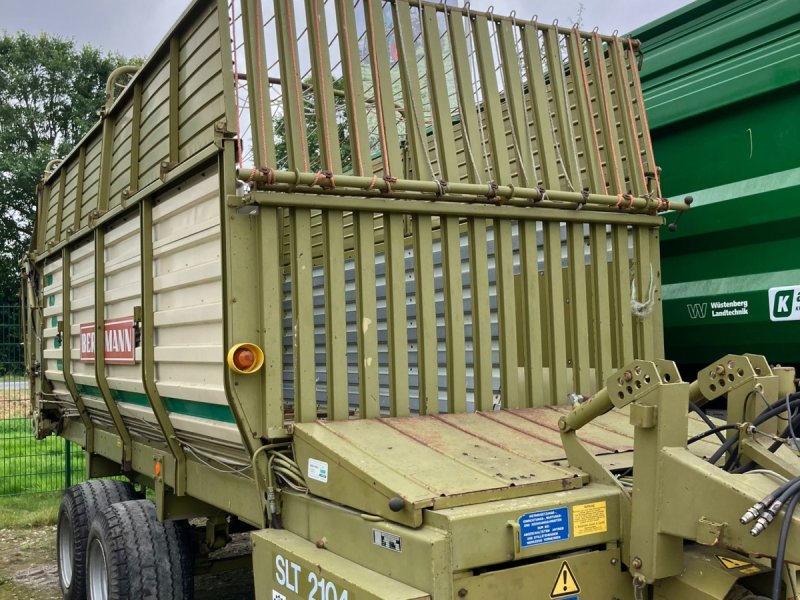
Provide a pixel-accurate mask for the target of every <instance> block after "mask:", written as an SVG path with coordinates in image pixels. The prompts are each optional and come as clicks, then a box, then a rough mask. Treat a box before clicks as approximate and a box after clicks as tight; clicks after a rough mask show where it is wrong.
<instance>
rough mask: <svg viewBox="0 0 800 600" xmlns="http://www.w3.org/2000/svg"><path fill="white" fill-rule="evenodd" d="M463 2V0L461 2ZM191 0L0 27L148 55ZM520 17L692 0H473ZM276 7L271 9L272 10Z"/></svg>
mask: <svg viewBox="0 0 800 600" xmlns="http://www.w3.org/2000/svg"><path fill="white" fill-rule="evenodd" d="M460 3H463V2H460ZM188 4H189V1H188V0H136V1H135V2H134V1H130V0H66V1H65V0H35V1H34V2H23V1H22V0H0V29H2V30H5V31H7V32H8V33H16V32H17V31H27V32H31V33H40V32H43V31H44V32H47V33H51V34H55V35H58V36H61V37H65V38H71V39H74V40H75V42H76V43H77V44H78V45H83V44H92V45H94V46H97V47H100V48H101V49H103V50H107V51H115V52H120V53H121V54H123V55H125V56H147V55H148V54H150V52H151V51H152V50H153V49H155V46H156V44H157V43H158V42H159V41H160V40H161V39H162V37H163V36H164V34H165V33H166V32H167V30H168V29H169V28H170V27H171V25H172V24H173V23H174V22H175V21H176V20H177V18H178V16H179V15H180V14H181V12H182V11H183V10H184V8H186V6H188ZM490 4H494V5H495V11H496V12H498V13H501V14H509V13H510V12H511V11H512V10H516V11H517V14H518V16H519V17H520V18H531V17H532V16H533V14H534V13H538V16H539V20H540V21H543V22H550V21H552V20H553V19H558V20H559V22H560V23H561V24H565V25H569V24H570V19H572V20H573V21H574V20H575V19H576V16H577V14H578V10H579V6H580V4H583V6H584V10H583V28H584V29H592V28H593V27H595V26H596V27H598V28H599V29H600V31H601V32H602V33H611V32H612V31H614V30H615V29H618V30H619V31H620V32H627V31H630V30H631V29H634V28H636V27H638V26H639V25H643V24H645V23H647V22H649V21H652V20H653V19H657V18H658V17H661V16H663V15H665V14H667V13H668V12H670V11H672V10H675V9H676V8H679V7H681V6H683V5H685V4H688V1H687V0H655V1H654V0H584V1H583V2H582V3H581V2H576V1H573V0H473V1H472V6H473V7H474V8H476V9H483V10H485V9H486V8H488V6H489V5H490ZM270 12H271V11H270Z"/></svg>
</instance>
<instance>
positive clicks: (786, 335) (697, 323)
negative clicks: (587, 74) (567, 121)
mask: <svg viewBox="0 0 800 600" xmlns="http://www.w3.org/2000/svg"><path fill="white" fill-rule="evenodd" d="M632 35H633V36H634V37H637V38H639V39H640V40H641V42H642V51H643V54H644V68H643V69H642V74H641V76H642V85H643V88H644V94H645V102H646V106H647V112H648V119H649V124H650V129H651V134H652V138H653V143H654V146H655V153H656V157H657V160H658V164H659V166H660V167H661V168H662V169H663V172H662V178H661V183H662V189H663V193H664V195H665V196H667V197H672V198H675V197H676V196H677V197H682V196H685V195H687V194H688V195H692V196H693V197H694V200H695V201H694V204H693V206H692V210H691V211H690V212H689V213H688V214H687V215H685V216H684V218H682V219H681V222H680V225H679V227H678V229H677V231H675V232H669V231H668V230H667V229H666V228H664V230H663V231H662V235H661V250H662V268H663V282H664V322H665V338H666V355H667V356H669V357H670V358H672V359H675V360H677V361H678V362H681V363H684V364H698V363H703V364H705V363H707V362H708V361H710V360H713V359H714V357H716V356H720V355H722V354H725V353H726V352H743V351H749V352H758V353H763V354H766V355H768V356H769V358H770V360H774V361H781V362H784V363H795V364H797V363H800V344H797V339H798V337H800V262H798V260H797V257H798V250H800V240H799V239H798V231H800V204H799V203H798V199H800V144H799V143H798V140H800V119H798V118H797V117H798V114H800V3H798V2H797V1H796V0H736V1H733V2H730V1H725V0H700V1H698V2H694V3H692V4H690V5H688V6H686V7H684V8H682V9H681V10H679V11H676V12H674V13H671V14H669V15H667V16H665V17H663V18H661V19H659V20H657V21H654V22H653V23H650V24H648V25H646V26H644V27H643V28H641V29H639V30H637V31H635V32H633V33H632ZM668 220H669V221H672V220H674V215H673V216H671V217H668ZM794 286H797V287H794ZM776 288H789V289H776ZM770 290H772V291H770Z"/></svg>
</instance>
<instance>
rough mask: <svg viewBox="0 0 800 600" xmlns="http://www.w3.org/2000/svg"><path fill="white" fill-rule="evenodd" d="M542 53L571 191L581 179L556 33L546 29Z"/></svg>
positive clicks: (576, 188)
mask: <svg viewBox="0 0 800 600" xmlns="http://www.w3.org/2000/svg"><path fill="white" fill-rule="evenodd" d="M544 53H545V58H546V60H547V69H548V75H549V77H550V91H551V92H552V94H553V105H554V106H555V113H556V119H557V123H558V145H559V147H560V149H561V162H562V165H561V166H562V167H563V169H564V171H565V175H566V178H567V184H568V185H569V184H571V186H572V188H573V190H579V189H580V188H581V177H580V171H579V167H578V157H577V156H576V155H575V152H574V150H573V149H574V147H575V139H574V138H573V137H572V114H571V113H570V110H569V97H568V95H567V86H566V83H565V82H564V64H563V62H562V59H561V47H560V45H559V43H558V31H557V30H556V29H555V27H548V28H547V29H546V30H545V34H544Z"/></svg>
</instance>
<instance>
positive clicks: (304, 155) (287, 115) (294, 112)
mask: <svg viewBox="0 0 800 600" xmlns="http://www.w3.org/2000/svg"><path fill="white" fill-rule="evenodd" d="M275 25H276V29H277V33H278V59H279V60H278V64H279V66H280V72H281V94H282V96H283V122H284V127H285V129H286V154H287V157H288V161H289V169H301V170H303V171H308V170H309V165H308V142H307V139H306V120H305V111H304V110H303V90H302V89H301V82H300V59H299V57H298V54H297V41H296V40H297V34H296V27H295V20H294V8H293V0H275Z"/></svg>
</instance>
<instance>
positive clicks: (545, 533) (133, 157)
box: [23, 0, 800, 600]
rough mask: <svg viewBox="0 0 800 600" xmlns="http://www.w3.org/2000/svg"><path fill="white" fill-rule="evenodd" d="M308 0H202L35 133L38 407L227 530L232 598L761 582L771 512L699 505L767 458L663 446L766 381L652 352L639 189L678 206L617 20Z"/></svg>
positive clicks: (655, 219)
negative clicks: (689, 365) (242, 581)
mask: <svg viewBox="0 0 800 600" xmlns="http://www.w3.org/2000/svg"><path fill="white" fill-rule="evenodd" d="M334 4H335V5H334V6H328V5H326V3H325V2H323V1H322V0H308V1H307V2H305V3H304V5H303V6H300V5H299V3H298V4H297V5H296V4H295V3H293V2H286V1H282V0H281V1H277V2H275V4H274V6H272V7H266V6H265V5H263V4H262V3H260V2H258V1H255V0H244V1H243V2H241V4H240V3H237V2H234V3H233V4H231V5H228V4H226V3H225V2H221V1H214V0H196V1H195V2H193V3H192V4H191V6H190V7H189V8H188V9H187V11H186V12H185V13H184V15H183V16H182V17H181V19H180V21H179V22H178V23H177V25H176V26H175V27H174V28H173V29H172V30H171V31H170V32H169V33H168V35H167V37H166V38H165V39H164V41H163V42H162V43H161V45H160V46H159V48H158V49H157V50H156V52H155V53H154V54H153V55H152V56H151V57H150V58H149V59H148V61H147V62H146V63H145V64H144V65H143V66H142V68H141V70H139V71H138V72H137V73H136V74H135V75H134V76H133V78H132V79H131V81H130V82H129V83H128V84H127V86H126V87H125V89H124V90H123V91H122V92H121V93H119V95H115V94H114V93H113V90H114V80H113V78H112V80H111V81H110V82H109V98H108V101H107V103H106V106H105V107H104V109H103V111H102V118H101V122H100V123H99V124H98V125H97V126H96V127H95V128H93V129H92V130H91V131H90V132H89V133H88V134H87V136H86V137H85V138H84V139H83V140H82V141H81V143H80V144H79V146H78V147H77V148H75V149H74V150H73V151H72V152H71V153H70V154H69V155H68V156H67V157H65V158H64V159H63V160H61V161H60V162H59V163H58V164H55V165H51V167H52V168H51V169H50V170H49V171H48V172H47V173H46V174H45V177H44V180H43V182H42V185H41V186H40V190H39V198H38V206H39V211H38V217H37V223H36V230H35V234H34V239H33V243H32V248H31V252H30V254H29V256H28V257H27V261H26V263H25V266H24V269H25V280H24V290H23V292H24V298H25V303H26V357H27V361H28V365H29V372H30V376H31V391H32V402H33V408H34V419H35V423H36V427H37V433H38V434H39V435H40V436H45V435H49V434H58V435H62V436H64V437H65V438H67V439H69V440H71V441H73V442H75V443H77V444H80V445H81V446H82V447H84V448H85V449H86V452H87V468H88V475H89V476H90V477H102V476H107V475H119V474H123V475H125V476H127V477H128V478H129V479H130V480H131V481H133V482H136V483H138V484H141V485H144V486H146V487H148V488H151V489H152V490H153V491H154V498H155V500H154V501H155V514H156V515H157V517H158V519H159V521H161V522H162V523H173V525H174V526H173V527H172V528H171V529H169V531H167V529H166V526H163V525H162V526H156V524H154V525H153V529H154V530H156V529H158V527H162V528H163V531H165V532H166V533H165V534H164V535H173V534H174V531H178V530H180V531H183V530H182V529H181V527H184V526H185V525H186V520H187V519H189V518H192V517H205V518H206V525H205V536H204V538H203V541H202V544H201V545H200V547H201V549H202V550H203V551H204V552H206V553H208V552H209V551H211V550H213V549H215V548H217V547H218V546H219V545H221V544H224V543H225V540H226V535H227V532H228V531H229V530H230V529H231V528H232V527H233V526H234V524H237V525H239V526H241V525H242V524H244V526H246V527H249V528H251V529H253V533H252V539H253V543H254V554H253V561H254V572H255V578H256V593H257V595H258V597H259V598H272V599H273V600H275V599H276V598H280V599H283V598H309V599H310V598H326V599H333V598H335V599H336V600H353V599H354V598H397V599H412V598H435V599H439V598H454V597H458V598H463V597H477V598H503V597H507V598H511V597H518V595H519V594H526V595H528V596H530V597H532V598H542V599H547V598H551V599H552V598H562V599H566V598H578V597H580V598H582V599H583V600H593V599H598V600H599V599H601V598H602V599H608V598H611V597H616V598H626V599H627V598H630V599H634V598H638V597H640V595H641V594H642V593H643V591H644V590H648V593H652V594H654V595H653V597H654V598H658V597H661V598H678V597H681V598H691V599H694V598H697V599H699V598H708V597H712V598H719V599H722V598H726V597H727V596H728V594H729V592H732V591H733V592H736V593H738V592H737V590H739V591H740V590H741V589H742V588H741V587H740V584H745V585H747V586H749V589H751V590H755V589H764V586H765V585H766V582H767V580H768V578H769V577H770V576H771V573H770V569H769V568H768V567H766V566H764V565H763V564H762V563H763V561H760V560H757V559H756V558H755V557H756V556H771V555H772V554H771V553H773V552H774V548H775V547H776V546H777V545H778V541H777V536H778V534H777V532H776V531H775V530H774V529H775V528H773V529H772V530H769V531H768V532H767V533H765V534H764V535H763V536H762V537H761V538H759V539H758V540H757V541H755V542H754V541H752V540H750V539H749V538H748V537H747V535H748V534H747V531H746V530H745V529H743V528H741V527H740V528H735V527H731V528H725V526H724V525H722V524H723V523H732V522H734V520H735V518H736V515H738V514H739V513H740V512H741V511H742V510H744V509H745V508H746V506H745V505H746V503H747V502H748V501H752V502H754V501H755V500H753V498H754V497H757V496H758V495H759V494H762V495H763V494H765V493H766V492H767V491H769V490H770V489H771V486H773V487H774V484H773V483H772V482H771V480H770V479H769V478H768V477H765V476H757V475H756V476H749V477H745V476H740V477H745V479H746V481H744V482H742V483H739V482H740V480H739V479H735V478H736V477H737V476H735V475H732V474H730V473H727V472H724V471H722V470H720V469H719V468H718V466H715V465H712V464H709V463H707V462H705V461H704V460H703V458H702V457H703V456H708V455H710V454H712V453H714V452H715V451H716V450H717V448H718V447H719V444H718V443H717V442H714V441H709V440H708V439H706V438H702V439H699V440H697V443H694V444H692V445H691V446H690V447H688V448H687V441H686V440H687V437H688V436H689V435H695V434H698V433H700V432H702V431H704V430H705V427H706V425H705V424H704V423H703V422H702V421H701V420H700V419H698V418H691V419H690V418H688V417H687V415H686V406H687V402H688V399H689V398H692V399H693V400H694V401H698V402H699V401H701V399H710V398H716V397H718V396H720V395H727V397H728V401H729V403H734V405H735V406H737V407H739V408H741V409H742V410H743V411H744V415H745V416H747V417H749V418H751V419H754V418H756V416H757V415H758V410H760V406H758V405H756V403H752V402H750V403H749V404H748V402H747V399H748V398H749V395H750V394H752V393H753V390H755V389H758V390H759V393H761V394H763V396H764V398H765V399H767V401H768V402H772V401H776V400H777V398H778V395H779V393H780V392H782V391H785V390H786V389H787V384H786V382H785V381H784V380H782V379H781V378H780V377H779V376H778V375H777V374H775V373H773V371H772V370H771V368H770V366H769V365H768V364H767V362H766V360H765V359H763V357H758V356H749V357H746V356H729V357H725V358H724V359H722V362H721V363H720V364H719V368H717V367H714V368H711V369H710V371H706V372H705V373H701V374H700V375H701V377H700V378H699V380H698V382H695V383H694V384H693V385H691V386H690V385H689V384H687V383H684V382H682V380H681V377H680V375H679V374H678V371H677V369H676V368H675V365H674V364H673V363H671V362H669V361H667V360H664V358H663V338H662V333H661V331H662V324H661V322H662V311H661V269H660V258H659V226H660V225H661V224H662V222H663V219H662V217H661V214H660V213H661V212H663V211H665V210H669V209H673V210H676V211H684V210H686V208H687V207H686V206H685V205H684V204H683V203H680V202H678V203H675V202H671V201H669V200H667V199H665V198H662V197H661V195H660V192H659V181H658V169H657V167H656V163H655V161H654V158H653V154H652V148H651V144H650V139H649V134H648V130H647V120H646V115H645V113H644V111H643V101H642V95H641V88H640V85H639V79H638V66H637V60H638V59H637V56H636V50H637V44H636V43H635V42H634V41H633V40H628V39H624V40H623V39H621V38H618V37H616V36H601V35H600V34H598V33H596V32H594V33H584V32H580V31H578V30H577V29H575V28H572V29H568V28H561V27H558V26H557V25H555V24H553V25H542V24H538V23H536V22H532V21H524V20H521V19H517V18H514V17H501V16H498V15H495V14H493V13H491V12H489V13H482V12H475V11H473V10H471V9H470V8H469V7H465V8H458V7H451V6H448V5H446V4H427V3H424V2H423V3H418V2H416V1H409V0H393V1H391V2H387V3H385V5H384V4H383V3H381V2H379V1H377V0H366V1H365V2H362V3H360V4H358V3H356V4H358V12H356V6H355V5H354V4H350V3H347V2H344V1H341V2H339V1H337V2H335V3H334ZM265 11H269V14H265ZM334 13H335V14H334ZM334 24H335V26H334ZM334 32H335V33H334ZM237 40H241V43H240V42H239V41H237ZM269 56H272V57H273V59H272V60H268V57H269ZM275 56H277V59H278V60H277V67H276V66H275V64H274V63H273V61H274V57H275ZM273 71H274V72H273ZM306 71H307V73H306ZM720 369H721V370H720ZM570 403H571V404H570ZM737 414H741V411H740V412H739V413H737ZM774 421H775V420H774V419H773V420H772V421H769V423H768V424H767V425H765V428H767V429H766V430H767V431H774V430H775V428H776V427H777V426H776V425H774ZM770 424H773V425H772V429H769V427H770ZM578 430H580V431H581V435H580V437H578V436H577V435H576V432H577V431H578ZM743 447H744V446H743ZM747 448H748V452H750V454H747V456H751V455H754V456H756V458H754V459H753V460H759V461H762V462H763V461H767V458H764V456H761V455H759V454H758V452H759V450H758V449H757V448H755V447H754V448H755V449H750V446H748V447H747ZM769 457H775V460H778V461H783V462H781V463H780V464H781V465H782V466H781V467H775V466H774V465H773V466H772V467H771V468H775V469H778V470H781V469H783V470H782V471H781V472H789V473H795V472H798V471H800V469H797V468H796V465H795V463H794V462H792V461H793V460H794V461H796V457H793V455H792V454H791V453H790V452H788V451H785V449H783V450H781V452H779V453H777V454H775V455H773V454H769ZM759 464H760V463H759ZM634 466H635V467H636V468H635V469H634V470H632V469H633V468H634ZM626 473H627V475H625V474H626ZM631 473H633V475H632V477H633V479H632V483H631V482H630V481H628V480H627V479H624V478H625V477H630V476H631ZM679 480H680V481H684V482H686V483H685V485H687V486H688V485H691V486H694V487H696V488H697V489H701V488H702V489H703V490H704V493H708V494H721V495H720V499H721V502H720V505H719V507H716V508H715V510H714V511H712V513H713V514H711V515H710V516H709V515H708V514H707V513H706V512H705V511H706V510H707V507H706V505H705V504H704V503H702V502H695V501H693V500H692V497H691V495H689V496H687V497H683V496H682V495H681V496H679V498H680V500H679V501H675V499H676V496H675V494H674V490H672V489H671V488H670V485H671V484H672V483H674V482H675V481H679ZM733 482H737V483H736V484H734V483H733ZM631 485H633V488H634V489H635V490H636V496H635V499H636V501H633V500H632V497H631V487H630V486H631ZM720 490H722V491H720ZM116 506H118V508H113V505H112V506H111V507H110V508H108V509H107V511H108V510H110V511H112V513H113V511H126V510H134V509H135V508H128V506H129V505H128V504H127V503H122V504H119V505H116ZM136 506H139V505H136ZM119 507H121V508H119ZM136 510H138V509H136ZM107 511H106V512H103V513H101V517H99V518H101V520H100V521H97V519H95V521H94V524H93V525H92V527H93V529H92V531H93V532H94V533H91V534H90V536H89V545H90V551H89V552H88V557H89V558H88V559H87V563H86V564H87V572H88V575H87V577H89V578H90V579H91V577H93V575H92V574H93V573H96V572H97V568H93V566H92V565H93V564H96V563H93V562H92V561H93V560H95V559H93V558H92V557H93V556H95V554H94V553H93V552H92V551H91V550H92V548H101V546H102V544H103V543H104V542H103V541H102V539H101V537H102V536H99V537H98V534H97V532H96V530H97V529H98V528H99V529H100V530H102V529H103V527H108V524H107V522H104V521H102V518H105V517H104V515H106V516H107V515H108V514H111V513H108V512H107ZM737 511H738V512H737ZM115 514H116V513H115ZM112 516H113V515H112ZM159 531H161V530H159ZM170 532H172V533H170ZM123 533H124V532H123ZM127 534H128V535H131V532H127ZM141 535H151V534H150V533H146V532H144V530H143V532H142V533H141ZM713 535H716V539H717V541H716V542H715V544H717V545H718V548H716V554H715V555H714V556H716V559H715V560H710V556H711V555H710V554H709V552H708V551H706V550H704V549H703V548H702V545H703V544H706V543H707V542H708V541H709V538H710V536H713ZM173 537H174V535H173ZM171 539H172V538H171ZM712 539H713V538H712ZM687 541H688V543H687ZM93 544H94V546H93ZM748 552H749V553H752V556H749V555H747V554H743V553H748ZM799 552H800V548H798V547H797V545H796V544H795V545H791V546H789V549H788V554H787V557H788V559H790V560H796V559H797V557H798V553H799ZM98 560H99V559H98ZM715 561H716V562H715ZM725 561H728V563H726V562H725ZM104 564H105V563H104ZM726 564H728V565H730V564H737V565H740V568H737V569H730V568H728V567H726ZM741 565H747V566H746V567H744V566H741ZM702 569H705V570H706V572H713V573H714V574H715V575H714V577H715V579H714V583H713V585H711V587H710V588H709V586H708V584H707V583H704V582H698V580H697V575H696V573H697V572H698V570H702ZM709 570H710V571H709ZM104 572H105V571H104ZM779 572H782V571H781V570H780V569H779ZM112 579H113V578H112ZM137 581H138V580H137ZM95 583H96V582H95ZM704 594H705V595H704Z"/></svg>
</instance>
